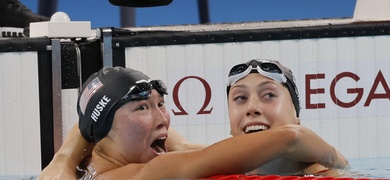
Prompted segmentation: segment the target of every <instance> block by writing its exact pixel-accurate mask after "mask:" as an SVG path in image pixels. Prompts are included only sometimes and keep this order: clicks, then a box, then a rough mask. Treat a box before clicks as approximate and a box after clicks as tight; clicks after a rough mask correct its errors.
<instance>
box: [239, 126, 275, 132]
mask: <svg viewBox="0 0 390 180" xmlns="http://www.w3.org/2000/svg"><path fill="white" fill-rule="evenodd" d="M268 129H269V127H268V126H266V125H252V126H248V127H246V128H245V129H244V130H245V134H249V133H254V132H259V131H265V130H268Z"/></svg>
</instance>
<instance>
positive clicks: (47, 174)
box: [38, 154, 77, 180]
mask: <svg viewBox="0 0 390 180" xmlns="http://www.w3.org/2000/svg"><path fill="white" fill-rule="evenodd" d="M64 159H65V160H64ZM70 164H71V163H68V161H67V160H66V158H65V157H62V156H61V155H58V154H57V155H55V156H54V158H53V160H52V161H51V162H50V164H49V165H48V166H46V167H45V168H44V169H43V171H42V172H41V174H40V175H39V176H38V179H39V180H44V179H50V180H51V179H77V176H76V168H75V167H74V166H73V165H70Z"/></svg>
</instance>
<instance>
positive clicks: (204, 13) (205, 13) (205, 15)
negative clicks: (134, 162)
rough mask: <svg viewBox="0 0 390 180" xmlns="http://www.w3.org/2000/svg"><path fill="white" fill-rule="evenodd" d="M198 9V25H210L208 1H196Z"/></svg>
mask: <svg viewBox="0 0 390 180" xmlns="http://www.w3.org/2000/svg"><path fill="white" fill-rule="evenodd" d="M198 9H199V20H200V24H207V23H210V16H209V1H208V0H198Z"/></svg>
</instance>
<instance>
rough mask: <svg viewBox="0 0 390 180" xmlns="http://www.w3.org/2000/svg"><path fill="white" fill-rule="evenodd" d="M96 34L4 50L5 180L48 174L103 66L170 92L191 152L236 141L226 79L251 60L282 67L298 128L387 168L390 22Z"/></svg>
mask: <svg viewBox="0 0 390 180" xmlns="http://www.w3.org/2000/svg"><path fill="white" fill-rule="evenodd" d="M98 30H100V31H101V36H96V37H94V38H91V39H83V40H66V41H59V40H56V39H50V38H25V39H23V38H22V39H11V40H9V39H5V40H0V69H1V71H0V82H1V83H0V107H1V108H0V114H1V116H0V128H1V129H2V130H1V133H0V136H1V138H0V162H2V163H0V176H12V175H31V174H38V173H39V171H40V170H41V168H43V167H45V166H46V165H47V164H48V162H49V161H50V160H51V158H52V156H53V154H54V152H56V150H57V149H58V148H59V146H60V145H61V143H62V140H63V137H64V136H65V135H66V134H67V132H68V131H69V129H70V127H72V126H73V124H74V123H75V122H77V113H76V101H77V96H78V87H79V86H80V83H81V82H83V81H85V80H86V78H87V77H88V76H89V75H90V74H92V73H93V72H95V71H97V70H99V69H100V68H101V67H102V66H126V67H131V68H134V69H138V70H141V71H142V72H144V73H146V74H148V75H149V76H150V77H151V78H153V79H162V80H163V81H165V82H166V84H167V86H168V87H169V95H168V97H167V100H168V103H167V106H168V108H169V111H170V113H171V125H172V127H173V128H174V129H176V130H177V131H179V132H180V133H181V134H182V135H183V136H184V137H185V138H187V139H188V140H189V141H191V142H196V143H203V144H212V143H215V142H217V141H219V140H222V139H224V138H227V137H230V135H229V132H230V127H229V118H228V115H227V102H226V81H227V79H226V75H227V73H228V71H229V70H230V68H231V67H232V66H233V65H235V64H237V63H240V62H245V61H248V60H250V59H254V58H263V59H275V60H279V61H280V62H281V63H282V64H284V65H286V66H287V67H289V68H290V69H291V70H292V71H293V72H294V74H295V78H296V81H297V85H298V89H299V92H300V100H301V107H302V109H301V116H300V119H301V124H302V125H303V126H307V127H309V128H311V129H312V130H313V131H315V132H316V133H318V134H319V135H320V136H321V137H323V138H324V139H325V140H326V141H327V142H329V143H330V144H331V145H333V146H335V147H336V148H337V149H338V150H339V151H340V152H341V153H343V154H344V155H345V156H346V157H347V158H376V157H389V156H390V144H389V143H385V142H387V141H388V139H389V138H390V133H389V131H388V127H389V126H390V113H389V107H390V89H389V83H390V71H389V68H390V53H389V52H390V22H386V21H385V22H383V21H381V22H365V23H364V22H359V23H356V22H354V21H353V20H352V19H321V20H303V21H280V22H256V23H240V24H217V25H196V26H168V27H145V28H128V29H115V28H107V29H105V28H102V29H98ZM102 49H103V51H102Z"/></svg>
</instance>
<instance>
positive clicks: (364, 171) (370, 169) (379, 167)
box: [345, 157, 390, 179]
mask: <svg viewBox="0 0 390 180" xmlns="http://www.w3.org/2000/svg"><path fill="white" fill-rule="evenodd" d="M349 163H350V165H351V166H350V168H349V169H348V170H347V172H346V174H345V176H346V177H356V178H388V179H390V157H382V158H359V159H349Z"/></svg>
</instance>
